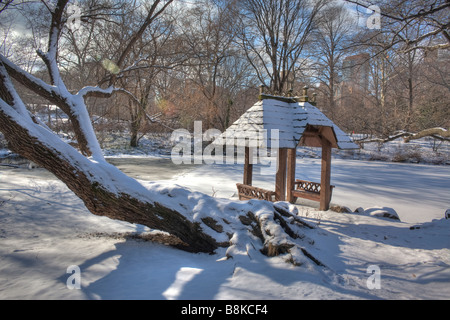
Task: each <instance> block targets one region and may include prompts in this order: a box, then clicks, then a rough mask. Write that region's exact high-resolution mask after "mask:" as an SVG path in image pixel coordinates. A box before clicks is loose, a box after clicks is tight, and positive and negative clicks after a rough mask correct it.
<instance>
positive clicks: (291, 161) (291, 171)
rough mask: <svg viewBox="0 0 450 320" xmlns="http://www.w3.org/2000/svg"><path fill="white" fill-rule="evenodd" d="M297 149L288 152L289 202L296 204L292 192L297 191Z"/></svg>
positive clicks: (287, 187)
mask: <svg viewBox="0 0 450 320" xmlns="http://www.w3.org/2000/svg"><path fill="white" fill-rule="evenodd" d="M296 156H297V149H296V148H294V149H288V151H287V186H286V189H287V199H286V200H287V201H289V202H290V203H294V202H295V201H294V199H295V197H294V196H293V195H292V190H294V189H295V164H296V163H295V162H296V159H297V157H296Z"/></svg>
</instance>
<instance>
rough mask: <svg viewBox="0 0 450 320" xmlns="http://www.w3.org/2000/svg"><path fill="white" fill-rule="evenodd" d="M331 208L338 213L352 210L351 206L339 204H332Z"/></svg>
mask: <svg viewBox="0 0 450 320" xmlns="http://www.w3.org/2000/svg"><path fill="white" fill-rule="evenodd" d="M330 210H332V211H334V212H338V213H351V212H352V210H350V209H349V208H347V207H344V206H339V205H336V206H332V207H331V208H330Z"/></svg>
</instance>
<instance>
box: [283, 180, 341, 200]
mask: <svg viewBox="0 0 450 320" xmlns="http://www.w3.org/2000/svg"><path fill="white" fill-rule="evenodd" d="M294 185H295V186H296V188H295V190H292V191H291V192H292V195H293V196H294V202H295V201H297V198H303V199H308V200H313V201H319V202H320V190H321V185H320V183H317V182H311V181H305V180H299V179H297V180H295V183H294ZM333 188H334V186H330V198H331V194H332V192H333Z"/></svg>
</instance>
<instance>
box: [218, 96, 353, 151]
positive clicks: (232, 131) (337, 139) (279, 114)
mask: <svg viewBox="0 0 450 320" xmlns="http://www.w3.org/2000/svg"><path fill="white" fill-rule="evenodd" d="M322 138H326V139H327V140H328V141H329V142H330V143H331V145H332V147H333V148H338V149H358V148H359V147H358V146H357V145H356V144H354V143H353V142H352V140H351V139H350V137H349V136H348V135H347V134H346V133H345V132H343V131H342V130H341V129H339V128H338V126H336V125H335V124H334V123H333V122H332V121H331V120H330V119H328V118H327V117H326V116H325V115H324V114H323V113H322V112H320V110H319V109H317V108H316V107H315V106H313V105H312V104H310V103H308V102H287V101H280V100H277V99H264V100H261V101H258V102H257V103H256V104H255V105H254V106H253V107H251V108H250V109H249V110H247V112H245V113H244V114H243V115H242V116H241V117H240V118H239V119H238V120H237V121H236V122H235V123H233V124H232V125H231V126H230V127H229V128H228V129H227V130H226V131H225V132H224V133H223V134H222V135H221V136H219V137H218V138H217V139H216V140H215V142H214V143H216V144H227V145H230V144H233V145H235V146H241V147H242V146H246V147H259V148H264V147H265V148H296V147H297V146H310V147H320V146H321V144H322V143H321V139H322Z"/></svg>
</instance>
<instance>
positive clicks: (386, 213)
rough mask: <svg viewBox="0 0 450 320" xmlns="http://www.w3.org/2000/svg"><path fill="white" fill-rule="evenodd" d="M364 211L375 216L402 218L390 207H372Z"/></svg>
mask: <svg viewBox="0 0 450 320" xmlns="http://www.w3.org/2000/svg"><path fill="white" fill-rule="evenodd" d="M364 213H365V214H368V215H370V216H373V217H382V218H389V219H393V220H400V217H399V216H398V214H397V212H396V211H395V210H394V209H393V208H389V207H372V208H367V209H364Z"/></svg>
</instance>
